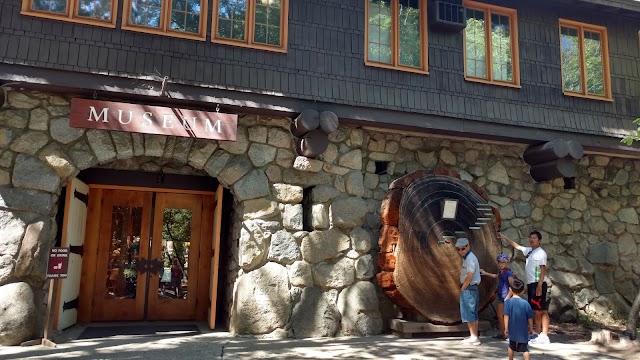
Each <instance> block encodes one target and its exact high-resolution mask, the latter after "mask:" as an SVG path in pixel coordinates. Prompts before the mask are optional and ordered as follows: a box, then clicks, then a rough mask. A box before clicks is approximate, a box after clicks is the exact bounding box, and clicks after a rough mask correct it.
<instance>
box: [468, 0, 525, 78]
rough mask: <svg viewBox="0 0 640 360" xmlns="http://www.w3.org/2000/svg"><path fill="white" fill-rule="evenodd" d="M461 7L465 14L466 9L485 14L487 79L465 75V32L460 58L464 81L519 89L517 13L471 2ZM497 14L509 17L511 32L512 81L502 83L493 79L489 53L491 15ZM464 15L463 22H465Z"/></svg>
mask: <svg viewBox="0 0 640 360" xmlns="http://www.w3.org/2000/svg"><path fill="white" fill-rule="evenodd" d="M463 5H464V7H465V12H466V10H467V9H472V10H477V11H483V12H484V14H485V19H486V21H485V25H486V26H485V39H486V45H485V49H486V50H487V78H481V77H476V76H470V75H467V36H466V32H465V31H466V30H463V31H462V56H463V62H464V79H465V80H466V81H472V82H479V83H483V84H490V85H499V86H507V87H512V88H516V89H520V88H521V87H522V86H521V85H520V48H519V47H518V11H517V10H516V9H511V8H507V7H502V6H497V5H492V4H485V3H481V2H477V1H472V0H464V1H463ZM492 13H494V14H498V15H502V16H507V17H509V29H510V32H511V34H510V35H511V64H512V67H513V69H512V74H513V81H512V82H509V81H503V80H494V79H493V59H492V53H491V14H492ZM466 18H467V17H466V13H465V21H466Z"/></svg>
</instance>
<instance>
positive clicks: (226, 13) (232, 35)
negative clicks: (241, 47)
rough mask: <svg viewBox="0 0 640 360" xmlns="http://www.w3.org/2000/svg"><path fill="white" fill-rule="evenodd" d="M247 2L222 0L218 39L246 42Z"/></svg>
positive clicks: (245, 0)
mask: <svg viewBox="0 0 640 360" xmlns="http://www.w3.org/2000/svg"><path fill="white" fill-rule="evenodd" d="M246 17H247V0H220V6H219V8H218V31H217V35H216V36H217V37H219V38H225V39H233V40H244V32H245V19H246Z"/></svg>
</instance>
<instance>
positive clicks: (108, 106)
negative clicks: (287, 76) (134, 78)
mask: <svg viewBox="0 0 640 360" xmlns="http://www.w3.org/2000/svg"><path fill="white" fill-rule="evenodd" d="M69 126H70V127H76V128H88V129H104V130H115V131H126V132H135V133H142V134H156V135H171V136H182V137H190V138H196V139H212V140H232V141H234V140H236V133H237V129H238V115H235V114H223V113H218V112H206V111H197V110H188V109H178V108H169V107H162V106H151V105H141V104H128V103H120V102H113V101H99V100H87V99H72V100H71V114H70V115H69Z"/></svg>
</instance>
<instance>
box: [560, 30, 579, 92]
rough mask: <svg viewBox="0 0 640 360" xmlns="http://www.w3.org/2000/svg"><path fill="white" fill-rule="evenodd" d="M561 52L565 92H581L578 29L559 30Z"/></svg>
mask: <svg viewBox="0 0 640 360" xmlns="http://www.w3.org/2000/svg"><path fill="white" fill-rule="evenodd" d="M560 34H561V37H560V49H561V51H562V82H563V84H564V89H565V90H567V91H575V92H582V81H581V79H580V73H581V70H580V44H579V43H578V41H579V40H578V29H576V28H570V27H565V26H563V27H562V28H561V29H560Z"/></svg>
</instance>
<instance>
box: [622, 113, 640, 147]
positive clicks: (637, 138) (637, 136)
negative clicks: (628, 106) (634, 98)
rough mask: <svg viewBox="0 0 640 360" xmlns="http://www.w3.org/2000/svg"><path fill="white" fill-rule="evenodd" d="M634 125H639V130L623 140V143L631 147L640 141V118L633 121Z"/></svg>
mask: <svg viewBox="0 0 640 360" xmlns="http://www.w3.org/2000/svg"><path fill="white" fill-rule="evenodd" d="M633 123H634V124H636V125H637V128H636V129H635V130H633V131H632V132H631V134H629V135H627V136H625V137H624V138H623V139H622V140H621V142H622V143H624V144H626V145H629V146H631V145H633V143H634V142H636V141H640V118H637V119H635V120H633Z"/></svg>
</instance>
